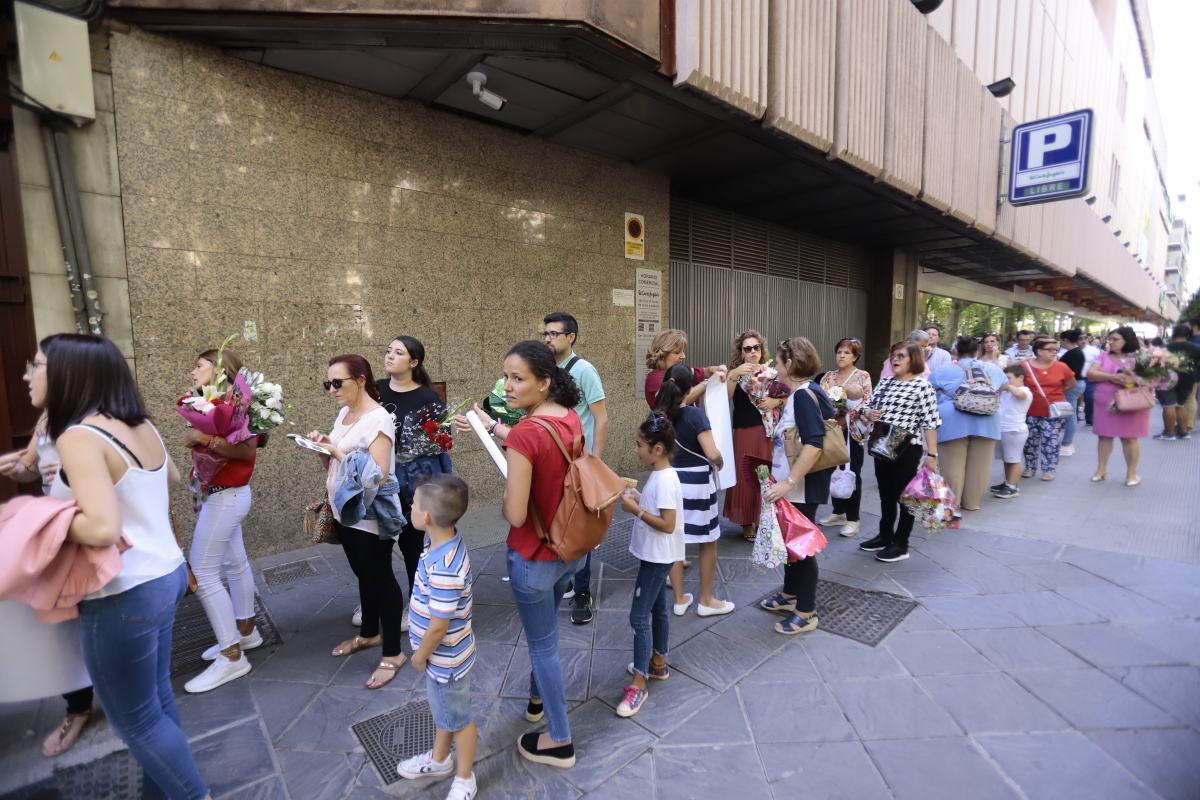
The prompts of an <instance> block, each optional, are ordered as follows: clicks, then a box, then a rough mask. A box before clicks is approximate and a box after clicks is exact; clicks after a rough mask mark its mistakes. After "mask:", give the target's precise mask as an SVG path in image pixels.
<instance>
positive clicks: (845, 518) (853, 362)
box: [821, 339, 871, 536]
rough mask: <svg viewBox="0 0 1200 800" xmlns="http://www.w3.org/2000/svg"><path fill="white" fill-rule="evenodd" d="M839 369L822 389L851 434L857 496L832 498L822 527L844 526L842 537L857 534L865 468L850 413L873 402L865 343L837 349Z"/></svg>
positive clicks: (851, 341) (828, 376)
mask: <svg viewBox="0 0 1200 800" xmlns="http://www.w3.org/2000/svg"><path fill="white" fill-rule="evenodd" d="M834 358H835V359H836V360H837V369H836V370H830V371H829V372H826V373H825V374H824V375H822V376H821V389H823V390H824V391H825V395H826V396H827V397H829V399H830V400H831V401H833V405H834V408H836V409H837V415H838V422H840V423H841V425H842V430H847V429H849V433H850V470H851V472H853V473H854V494H852V495H850V497H848V498H847V499H845V500H842V499H839V498H836V497H835V498H834V499H833V513H832V514H830V515H829V516H827V517H825V518H824V519H823V520H821V524H822V525H841V526H842V529H841V530H840V531H838V533H840V534H841V535H842V536H856V535H857V534H858V530H859V528H858V509H859V506H860V505H861V504H862V468H863V459H864V457H865V453H864V451H863V446H862V442H861V441H859V439H860V438H861V437H859V436H856V435H855V430H854V426H851V425H850V424H849V423H850V415H849V412H851V411H853V410H854V409H856V408H858V407H859V406H860V405H862V404H863V403H865V402H866V401H868V400H870V399H871V374H870V373H869V372H867V371H866V370H865V369H859V368H858V360H859V359H860V358H862V342H860V341H859V340H858V339H842V340H841V341H840V342H838V343H837V346H836V347H834Z"/></svg>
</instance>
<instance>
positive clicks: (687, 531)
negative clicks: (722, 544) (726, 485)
mask: <svg viewBox="0 0 1200 800" xmlns="http://www.w3.org/2000/svg"><path fill="white" fill-rule="evenodd" d="M711 429H712V426H711V425H710V424H709V422H708V417H707V416H705V414H704V412H703V411H701V410H700V409H698V408H695V407H692V406H688V407H686V408H683V409H681V410H680V413H679V419H678V421H677V422H676V423H675V437H676V440H675V452H674V453H672V454H671V465H672V466H673V467H675V472H676V474H678V475H679V484H680V486H682V487H683V541H684V542H686V543H687V544H704V543H705V542H715V541H716V540H717V539H719V538H720V536H721V524H720V522H719V521H718V519H717V487H716V486H715V485H714V484H713V481H712V470H711V469H710V467H709V463H708V460H707V459H706V458H705V457H704V449H703V448H702V447H701V446H700V440H699V438H700V434H702V433H704V432H705V431H707V430H711Z"/></svg>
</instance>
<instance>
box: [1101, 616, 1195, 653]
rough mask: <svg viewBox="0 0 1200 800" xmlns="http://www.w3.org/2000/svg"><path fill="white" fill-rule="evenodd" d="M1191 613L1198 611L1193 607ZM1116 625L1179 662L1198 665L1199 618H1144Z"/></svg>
mask: <svg viewBox="0 0 1200 800" xmlns="http://www.w3.org/2000/svg"><path fill="white" fill-rule="evenodd" d="M1197 608H1200V607H1197ZM1193 613H1200V612H1197V609H1193ZM1117 627H1119V628H1121V629H1122V630H1126V631H1128V632H1129V633H1131V634H1133V635H1134V636H1136V637H1137V638H1138V639H1141V640H1142V641H1146V642H1149V643H1150V644H1151V645H1152V646H1153V647H1155V648H1157V649H1158V650H1160V651H1161V652H1163V653H1167V654H1169V655H1171V656H1173V657H1174V658H1175V659H1176V660H1177V661H1179V662H1180V663H1188V664H1192V665H1196V666H1200V620H1196V619H1169V620H1145V621H1142V622H1131V623H1122V624H1118V626H1117Z"/></svg>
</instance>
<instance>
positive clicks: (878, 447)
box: [867, 422, 913, 462]
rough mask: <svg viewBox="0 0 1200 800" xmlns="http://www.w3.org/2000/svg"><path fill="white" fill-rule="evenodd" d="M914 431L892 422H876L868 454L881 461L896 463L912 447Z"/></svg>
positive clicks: (868, 445) (868, 446) (869, 442)
mask: <svg viewBox="0 0 1200 800" xmlns="http://www.w3.org/2000/svg"><path fill="white" fill-rule="evenodd" d="M912 437H913V434H912V431H907V430H905V429H904V428H901V427H900V426H899V425H893V424H892V423H890V422H876V423H875V428H874V429H873V430H872V431H871V438H870V440H869V441H868V444H867V452H868V453H870V454H871V456H872V457H874V458H878V459H879V460H881V461H888V462H895V461H898V460H899V459H900V457H901V456H903V455H904V453H905V452H906V451H907V450H908V448H909V447H911V446H912Z"/></svg>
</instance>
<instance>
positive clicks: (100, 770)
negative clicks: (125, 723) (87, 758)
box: [0, 750, 142, 800]
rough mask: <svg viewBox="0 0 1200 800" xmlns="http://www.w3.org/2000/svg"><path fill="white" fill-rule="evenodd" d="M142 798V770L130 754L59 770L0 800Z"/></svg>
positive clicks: (119, 754) (125, 799) (106, 757)
mask: <svg viewBox="0 0 1200 800" xmlns="http://www.w3.org/2000/svg"><path fill="white" fill-rule="evenodd" d="M141 796H142V768H141V767H139V766H138V764H137V762H136V761H134V760H133V756H131V755H130V754H129V751H128V750H122V751H120V752H118V753H113V754H111V755H107V756H105V757H104V758H101V759H99V760H98V761H93V762H91V763H88V764H79V765H77V766H74V767H67V768H65V769H56V770H55V771H54V772H53V773H52V774H51V775H50V777H49V778H46V779H45V780H42V781H38V782H37V783H34V784H30V785H29V786H23V787H21V788H20V789H17V790H16V791H14V792H10V793H8V794H5V795H0V800H79V798H85V797H87V798H104V800H137V798H139V797H141Z"/></svg>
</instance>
